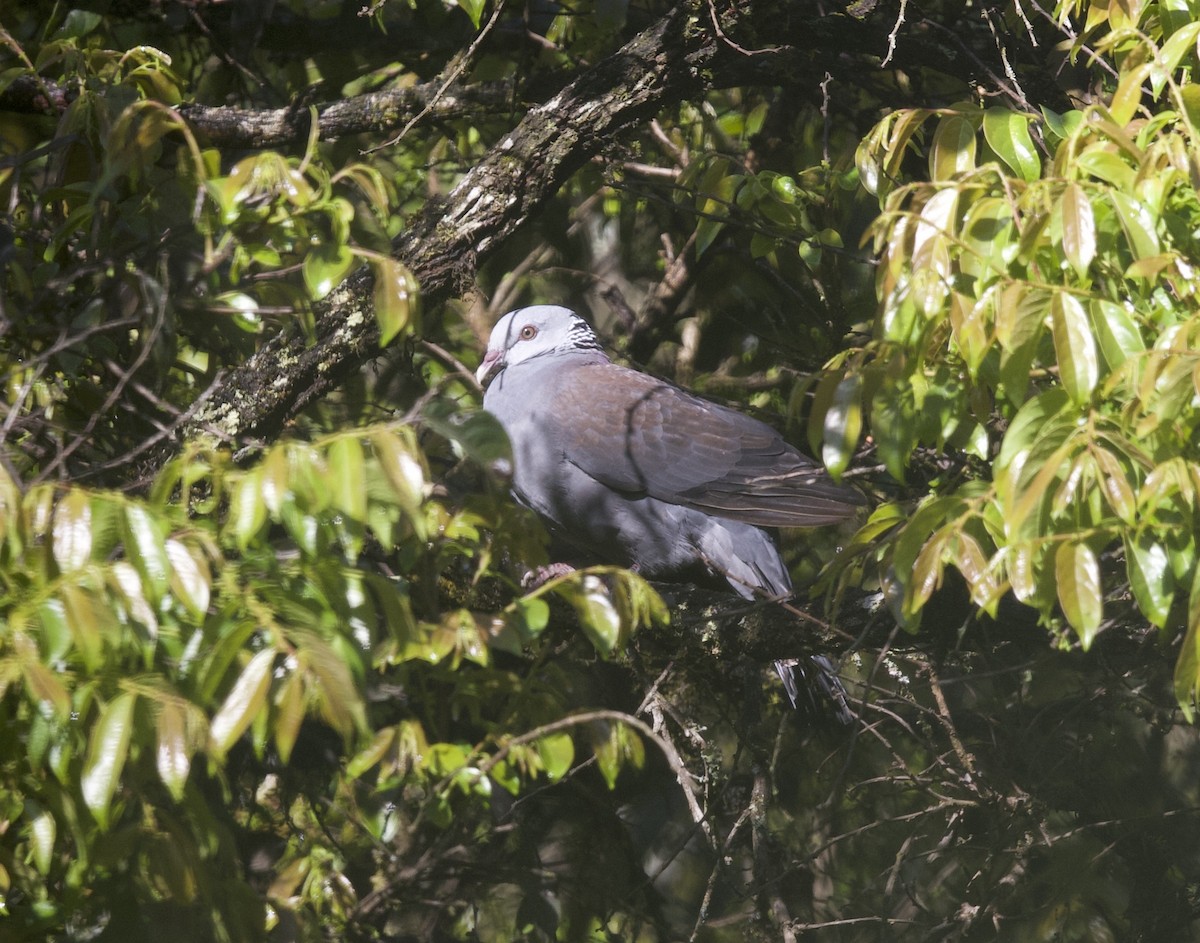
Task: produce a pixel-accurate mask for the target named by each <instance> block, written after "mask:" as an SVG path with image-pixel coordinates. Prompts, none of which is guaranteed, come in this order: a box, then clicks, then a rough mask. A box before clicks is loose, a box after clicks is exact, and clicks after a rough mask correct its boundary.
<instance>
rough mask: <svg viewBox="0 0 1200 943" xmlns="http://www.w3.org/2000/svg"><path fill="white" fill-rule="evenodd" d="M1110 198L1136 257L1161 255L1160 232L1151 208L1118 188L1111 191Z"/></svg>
mask: <svg viewBox="0 0 1200 943" xmlns="http://www.w3.org/2000/svg"><path fill="white" fill-rule="evenodd" d="M1108 195H1109V199H1111V200H1112V204H1113V208H1114V209H1115V210H1116V211H1117V219H1118V220H1119V221H1120V223H1121V229H1122V230H1124V232H1125V238H1126V239H1127V240H1128V242H1129V248H1130V251H1131V252H1132V253H1133V256H1134V258H1135V259H1145V258H1149V257H1151V256H1156V255H1159V254H1160V253H1161V252H1162V249H1161V247H1160V245H1159V241H1158V234H1157V232H1155V225H1154V217H1153V215H1152V214H1151V213H1150V210H1149V208H1148V207H1147V206H1146V205H1145V204H1144V203H1142V202H1141V201H1139V200H1137V199H1136V198H1134V197H1132V196H1129V195H1128V194H1126V193H1119V192H1118V191H1116V190H1110V191H1109V194H1108Z"/></svg>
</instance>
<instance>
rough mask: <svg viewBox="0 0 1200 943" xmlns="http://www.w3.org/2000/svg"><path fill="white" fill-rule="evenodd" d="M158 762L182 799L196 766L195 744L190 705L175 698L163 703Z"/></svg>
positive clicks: (162, 775)
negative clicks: (190, 733)
mask: <svg viewBox="0 0 1200 943" xmlns="http://www.w3.org/2000/svg"><path fill="white" fill-rule="evenodd" d="M155 726H156V728H157V730H156V733H157V745H156V748H155V753H154V757H155V764H156V765H157V767H158V777H159V779H161V780H162V782H163V785H164V786H166V787H167V790H168V791H169V792H170V793H171V795H172V796H173V797H174V798H175V801H176V802H178V801H179V800H181V799H182V798H183V791H184V788H185V787H186V785H187V778H188V773H189V772H190V771H191V768H192V752H193V746H192V743H191V741H190V739H189V737H188V729H187V708H185V707H184V706H183V705H182V704H181V703H179V702H178V701H174V700H166V701H163V703H162V704H160V705H159V709H158V717H157V719H156V723H155Z"/></svg>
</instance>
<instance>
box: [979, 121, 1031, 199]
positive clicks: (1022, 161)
mask: <svg viewBox="0 0 1200 943" xmlns="http://www.w3.org/2000/svg"><path fill="white" fill-rule="evenodd" d="M983 136H984V139H985V140H986V141H987V142H988V146H989V147H991V149H992V150H993V151H995V152H996V155H997V156H998V157H999V158H1000V159H1001V160H1002V161H1004V163H1006V164H1008V166H1009V168H1010V169H1011V170H1012V172H1013V173H1015V174H1016V175H1017V176H1018V177H1020V178H1021V179H1022V180H1025V181H1027V182H1033V181H1034V180H1037V179H1038V177H1040V176H1041V173H1042V163H1041V161H1040V160H1039V159H1038V155H1037V149H1036V148H1035V147H1034V145H1033V138H1032V137H1031V136H1030V134H1029V117H1028V116H1027V115H1023V114H1020V113H1019V112H1015V111H1009V110H1008V109H1007V108H999V107H995V108H989V109H988V110H987V111H985V112H984V113H983Z"/></svg>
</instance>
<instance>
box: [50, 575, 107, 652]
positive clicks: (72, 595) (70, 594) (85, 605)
mask: <svg viewBox="0 0 1200 943" xmlns="http://www.w3.org/2000/svg"><path fill="white" fill-rule="evenodd" d="M59 592H60V593H61V595H62V601H63V606H64V616H65V617H66V623H67V626H68V627H69V628H70V630H71V635H72V637H73V638H74V639H75V645H76V647H77V648H78V650H79V654H80V656H81V657H82V658H83V663H84V666H85V667H86V668H87V669H88V670H89V671H95V670H97V669H98V668H99V667H100V665H101V664H102V663H103V657H104V656H103V649H104V633H105V630H111V629H112V628H114V627H115V626H114V623H115V622H116V619H115V618H114V616H113V613H112V611H111V610H110V609H109V608H108V605H107V603H106V601H104V600H102V599H99V598H97V596H96V594H94V593H93V592H92V591H91V590H90V589H87V588H85V587H82V586H75V585H72V584H66V585H64V586H63V587H62V588H61V589H60V590H59ZM42 612H43V615H45V614H46V613H47V609H46V608H45V607H43V609H42Z"/></svg>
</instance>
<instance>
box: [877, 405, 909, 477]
mask: <svg viewBox="0 0 1200 943" xmlns="http://www.w3.org/2000/svg"><path fill="white" fill-rule="evenodd" d="M871 437H872V438H873V439H874V440H875V446H876V448H877V449H878V450H879V458H880V460H881V461H882V462H883V464H884V467H885V468H886V469H887V470H888V473H889V474H890V475H891V476H892V477H893V478H895V479H896V480H897V481H904V475H905V471H906V469H907V468H908V460H909V457H910V456H911V455H912V453H913V449H915V448H916V446H917V412H916V402H915V400H914V398H913V390H912V384H911V383H909V382H907V381H900V382H897V383H883V384H881V385H880V387H879V390H878V391H877V392H876V394H875V397H874V399H873V400H872V402H871Z"/></svg>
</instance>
